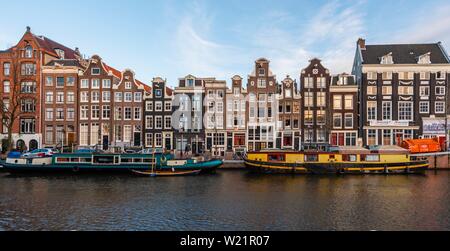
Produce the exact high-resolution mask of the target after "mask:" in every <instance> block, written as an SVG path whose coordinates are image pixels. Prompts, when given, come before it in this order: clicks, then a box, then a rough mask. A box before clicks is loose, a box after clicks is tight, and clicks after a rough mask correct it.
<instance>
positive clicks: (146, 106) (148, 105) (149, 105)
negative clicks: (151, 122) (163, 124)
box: [145, 101, 153, 112]
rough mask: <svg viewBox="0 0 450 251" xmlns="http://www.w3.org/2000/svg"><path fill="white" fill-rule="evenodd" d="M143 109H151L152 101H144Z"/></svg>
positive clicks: (150, 110) (149, 110)
mask: <svg viewBox="0 0 450 251" xmlns="http://www.w3.org/2000/svg"><path fill="white" fill-rule="evenodd" d="M145 110H146V111H148V112H152V111H153V102H152V101H147V102H145Z"/></svg>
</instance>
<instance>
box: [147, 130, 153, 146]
mask: <svg viewBox="0 0 450 251" xmlns="http://www.w3.org/2000/svg"><path fill="white" fill-rule="evenodd" d="M145 145H146V146H147V147H152V146H153V134H151V133H146V134H145Z"/></svg>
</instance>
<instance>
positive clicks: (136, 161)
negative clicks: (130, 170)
mask: <svg viewBox="0 0 450 251" xmlns="http://www.w3.org/2000/svg"><path fill="white" fill-rule="evenodd" d="M133 163H142V158H134V159H133Z"/></svg>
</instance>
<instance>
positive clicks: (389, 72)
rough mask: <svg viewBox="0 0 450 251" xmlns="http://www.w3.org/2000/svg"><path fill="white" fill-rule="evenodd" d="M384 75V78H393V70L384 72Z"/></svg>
mask: <svg viewBox="0 0 450 251" xmlns="http://www.w3.org/2000/svg"><path fill="white" fill-rule="evenodd" d="M382 77H383V80H391V79H392V72H391V71H387V72H383V74H382Z"/></svg>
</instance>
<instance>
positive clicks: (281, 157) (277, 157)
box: [268, 154, 286, 161]
mask: <svg viewBox="0 0 450 251" xmlns="http://www.w3.org/2000/svg"><path fill="white" fill-rule="evenodd" d="M268 157H269V161H285V160H286V156H285V155H284V154H269V156H268Z"/></svg>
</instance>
